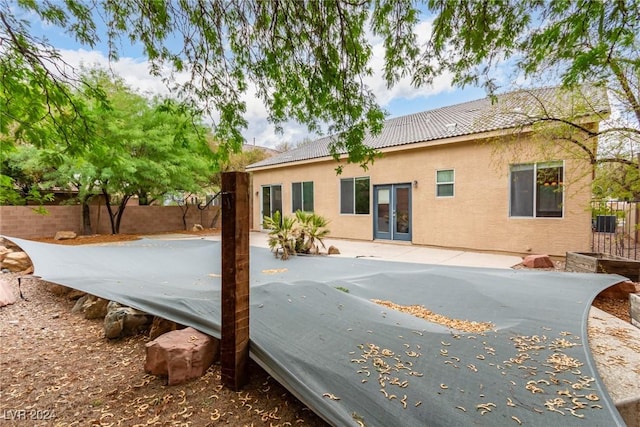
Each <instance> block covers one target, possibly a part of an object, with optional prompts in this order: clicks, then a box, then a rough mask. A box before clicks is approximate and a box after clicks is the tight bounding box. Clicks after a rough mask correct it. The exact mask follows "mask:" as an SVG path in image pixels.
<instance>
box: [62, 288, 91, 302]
mask: <svg viewBox="0 0 640 427" xmlns="http://www.w3.org/2000/svg"><path fill="white" fill-rule="evenodd" d="M85 295H87V293H86V292H83V291H79V290H77V289H71V291H69V293H68V294H67V298H69V299H70V300H71V301H76V300H78V299H80V298H82V297H83V296H85Z"/></svg>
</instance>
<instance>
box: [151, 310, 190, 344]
mask: <svg viewBox="0 0 640 427" xmlns="http://www.w3.org/2000/svg"><path fill="white" fill-rule="evenodd" d="M177 329H184V326H182V325H179V324H177V323H176V322H172V321H171V320H167V319H163V318H162V317H158V316H154V317H153V321H152V322H151V329H150V330H149V338H151V339H152V340H155V339H156V338H158V337H159V336H160V335H163V334H166V333H167V332H171V331H175V330H177Z"/></svg>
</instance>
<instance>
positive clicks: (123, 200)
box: [3, 69, 217, 234]
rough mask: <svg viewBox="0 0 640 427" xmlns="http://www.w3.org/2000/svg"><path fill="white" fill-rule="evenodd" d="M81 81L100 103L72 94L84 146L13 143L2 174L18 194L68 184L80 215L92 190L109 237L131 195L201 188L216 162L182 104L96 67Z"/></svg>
mask: <svg viewBox="0 0 640 427" xmlns="http://www.w3.org/2000/svg"><path fill="white" fill-rule="evenodd" d="M82 80H83V81H86V84H85V85H84V87H101V88H102V90H103V93H104V100H105V101H107V103H104V102H96V101H95V100H94V99H92V98H91V97H90V96H87V95H86V94H85V93H76V92H74V93H73V97H75V98H78V99H79V100H80V101H81V102H83V103H84V104H85V108H86V110H85V113H84V114H85V120H86V121H87V122H88V123H90V126H91V132H89V133H87V134H86V135H84V136H83V141H86V143H87V144H89V145H90V149H85V150H81V151H79V152H75V151H68V150H65V149H64V148H65V146H66V145H65V143H64V142H61V141H58V142H57V143H56V140H53V141H50V142H49V144H47V146H44V147H38V146H35V145H32V144H27V143H19V144H17V145H16V146H15V150H14V152H13V153H12V154H10V155H8V156H7V161H6V162H5V163H6V164H7V167H6V168H4V169H3V174H5V175H7V176H9V177H11V178H12V179H13V182H14V185H20V186H21V187H22V192H23V193H26V192H27V191H28V190H30V189H31V188H38V187H39V186H41V187H46V188H50V187H52V186H56V187H62V188H70V189H72V190H74V191H76V192H77V194H78V196H77V199H78V201H79V202H80V203H81V204H82V205H83V207H84V208H86V211H87V212H88V203H89V201H90V200H91V199H92V198H93V197H95V196H98V195H100V196H102V197H104V199H105V201H106V207H107V210H108V211H109V214H110V219H111V229H112V233H114V234H116V233H118V232H119V229H120V224H121V221H122V217H123V214H124V212H125V208H126V205H127V202H128V201H129V200H130V199H131V198H132V197H134V196H135V197H138V198H139V200H140V202H141V204H149V203H151V202H152V201H154V200H158V199H161V198H162V196H163V195H164V194H166V193H168V192H172V191H182V192H194V193H195V192H200V191H201V190H202V189H203V188H206V187H207V185H209V183H210V181H211V178H212V176H213V175H214V174H215V172H216V171H217V163H216V159H215V156H214V154H213V152H212V151H211V149H210V147H209V145H208V144H207V141H206V136H207V130H206V129H205V128H204V127H202V126H201V125H199V124H198V121H199V118H198V117H197V115H194V114H193V113H192V112H191V111H190V110H189V108H185V107H184V106H182V105H179V104H177V103H176V102H175V101H173V100H170V99H159V98H155V99H151V100H150V99H147V98H145V97H143V96H142V95H139V94H137V93H135V92H133V91H132V90H131V89H130V88H129V87H127V86H126V85H125V84H124V82H123V81H122V79H120V78H114V77H111V75H110V74H108V73H107V72H106V71H104V70H99V69H94V70H85V73H84V74H83V76H82ZM194 124H195V126H194ZM72 142H73V141H72ZM87 220H88V218H87V217H85V221H87ZM85 229H90V225H89V226H88V225H87V224H86V223H85Z"/></svg>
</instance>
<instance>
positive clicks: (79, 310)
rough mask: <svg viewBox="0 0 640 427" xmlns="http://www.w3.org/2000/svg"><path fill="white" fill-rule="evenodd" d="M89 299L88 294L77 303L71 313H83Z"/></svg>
mask: <svg viewBox="0 0 640 427" xmlns="http://www.w3.org/2000/svg"><path fill="white" fill-rule="evenodd" d="M88 298H89V295H87V294H85V295H84V296H82V297H80V298H78V300H77V301H76V303H75V305H74V306H73V308H72V309H71V312H72V313H79V312H81V311H82V307H83V306H84V303H85V302H86V301H87V299H88Z"/></svg>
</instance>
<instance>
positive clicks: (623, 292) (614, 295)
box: [598, 281, 640, 299]
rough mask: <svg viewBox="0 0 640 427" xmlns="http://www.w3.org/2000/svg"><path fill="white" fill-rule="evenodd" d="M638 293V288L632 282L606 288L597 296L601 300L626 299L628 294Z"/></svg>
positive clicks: (639, 288)
mask: <svg viewBox="0 0 640 427" xmlns="http://www.w3.org/2000/svg"><path fill="white" fill-rule="evenodd" d="M636 292H640V286H638V285H636V284H635V283H633V282H628V281H627V282H620V283H616V284H615V285H613V286H610V287H608V288H607V289H605V290H604V291H602V292H600V293H599V294H598V296H599V297H602V298H611V299H628V298H629V294H634V293H636Z"/></svg>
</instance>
